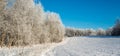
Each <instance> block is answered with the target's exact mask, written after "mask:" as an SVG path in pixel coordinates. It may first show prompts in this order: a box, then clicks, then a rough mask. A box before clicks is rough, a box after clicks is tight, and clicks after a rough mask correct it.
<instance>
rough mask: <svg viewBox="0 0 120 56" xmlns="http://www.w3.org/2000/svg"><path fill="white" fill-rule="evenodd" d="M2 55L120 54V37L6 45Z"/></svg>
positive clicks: (98, 55)
mask: <svg viewBox="0 0 120 56" xmlns="http://www.w3.org/2000/svg"><path fill="white" fill-rule="evenodd" d="M0 56H120V38H112V37H111V38H107V37H106V38H98V37H97V38H95V37H72V38H66V39H65V40H64V41H63V42H61V43H59V44H56V43H53V44H42V45H33V46H27V47H14V48H6V47H4V48H0Z"/></svg>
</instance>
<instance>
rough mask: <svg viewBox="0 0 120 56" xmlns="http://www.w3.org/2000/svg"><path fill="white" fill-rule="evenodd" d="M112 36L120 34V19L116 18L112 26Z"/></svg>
mask: <svg viewBox="0 0 120 56" xmlns="http://www.w3.org/2000/svg"><path fill="white" fill-rule="evenodd" d="M111 34H112V35H113V36H120V19H117V21H116V24H115V26H114V27H113V30H112V33H111Z"/></svg>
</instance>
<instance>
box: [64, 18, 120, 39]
mask: <svg viewBox="0 0 120 56" xmlns="http://www.w3.org/2000/svg"><path fill="white" fill-rule="evenodd" d="M65 31H66V34H65V36H68V37H73V36H120V19H117V21H116V24H115V26H114V27H111V28H109V29H107V30H104V29H102V28H99V29H98V30H94V29H76V28H70V27H67V28H66V29H65Z"/></svg>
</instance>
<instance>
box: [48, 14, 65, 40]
mask: <svg viewBox="0 0 120 56" xmlns="http://www.w3.org/2000/svg"><path fill="white" fill-rule="evenodd" d="M46 15H47V19H46V25H47V28H48V33H49V38H50V41H51V42H60V41H62V39H63V37H64V34H65V29H64V26H63V24H62V21H61V19H60V16H59V15H58V14H57V13H54V12H47V13H46Z"/></svg>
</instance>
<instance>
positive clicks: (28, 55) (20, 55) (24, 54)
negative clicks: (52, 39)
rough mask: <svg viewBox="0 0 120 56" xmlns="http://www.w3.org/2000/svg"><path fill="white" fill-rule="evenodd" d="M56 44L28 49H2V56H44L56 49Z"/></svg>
mask: <svg viewBox="0 0 120 56" xmlns="http://www.w3.org/2000/svg"><path fill="white" fill-rule="evenodd" d="M55 45H56V44H41V45H32V46H26V47H11V48H7V47H2V48H0V56H44V54H45V52H47V51H49V50H50V49H52V48H54V47H55Z"/></svg>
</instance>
